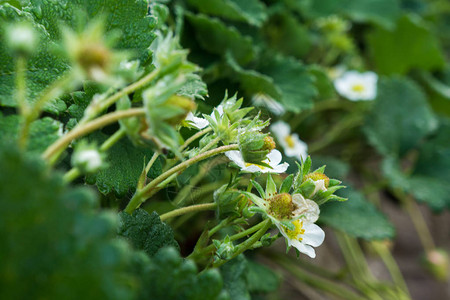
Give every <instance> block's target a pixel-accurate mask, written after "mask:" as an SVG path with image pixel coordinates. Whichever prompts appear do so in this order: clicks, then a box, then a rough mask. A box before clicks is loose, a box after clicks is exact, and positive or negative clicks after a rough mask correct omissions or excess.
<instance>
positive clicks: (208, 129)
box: [180, 126, 212, 152]
mask: <svg viewBox="0 0 450 300" xmlns="http://www.w3.org/2000/svg"><path fill="white" fill-rule="evenodd" d="M211 130H212V128H211V127H209V126H208V127H206V128H205V129H203V130H201V131H199V132H197V133H196V134H194V135H193V136H191V137H190V138H188V139H187V140H186V141H185V142H184V144H183V145H182V146H181V147H180V152H181V151H183V149H184V148H186V147H187V146H189V145H190V144H191V143H192V142H193V141H195V140H196V139H198V138H200V137H201V136H203V135H205V134H207V133H208V132H210V131H211Z"/></svg>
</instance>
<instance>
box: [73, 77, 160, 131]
mask: <svg viewBox="0 0 450 300" xmlns="http://www.w3.org/2000/svg"><path fill="white" fill-rule="evenodd" d="M160 72H161V70H159V69H155V70H153V71H152V72H151V73H149V74H147V75H146V76H144V77H142V78H141V79H139V80H138V81H136V82H134V83H132V84H130V85H129V86H127V87H124V88H123V89H121V90H120V91H118V92H117V93H115V94H113V95H111V96H109V97H108V98H106V99H105V100H102V102H101V106H100V107H99V108H98V109H96V110H95V114H93V115H91V116H89V117H83V119H82V120H81V121H80V124H84V123H86V122H87V121H89V120H92V118H94V117H95V116H96V115H98V114H100V113H101V112H102V111H104V110H106V109H107V108H108V107H110V106H111V105H112V104H114V103H116V102H117V101H118V100H119V99H120V98H122V97H123V96H126V95H129V94H131V93H133V92H134V91H136V90H138V89H139V88H141V87H143V86H145V85H147V84H149V83H150V82H152V81H153V80H154V79H155V78H156V77H158V75H160ZM87 109H89V108H87Z"/></svg>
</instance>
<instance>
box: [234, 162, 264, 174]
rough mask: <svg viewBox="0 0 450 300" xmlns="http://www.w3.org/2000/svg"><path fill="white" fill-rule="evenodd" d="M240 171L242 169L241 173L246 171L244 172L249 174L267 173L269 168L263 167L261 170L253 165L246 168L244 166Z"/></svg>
mask: <svg viewBox="0 0 450 300" xmlns="http://www.w3.org/2000/svg"><path fill="white" fill-rule="evenodd" d="M241 169H242V171H246V172H250V173H256V172H261V173H267V172H268V170H270V169H269V168H265V167H262V168H261V167H259V166H257V165H255V164H250V165H248V166H244V167H243V168H241Z"/></svg>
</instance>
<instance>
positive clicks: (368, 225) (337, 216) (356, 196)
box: [319, 188, 395, 240]
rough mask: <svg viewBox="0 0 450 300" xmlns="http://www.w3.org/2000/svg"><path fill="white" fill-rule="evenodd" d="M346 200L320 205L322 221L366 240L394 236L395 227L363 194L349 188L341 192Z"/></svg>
mask: <svg viewBox="0 0 450 300" xmlns="http://www.w3.org/2000/svg"><path fill="white" fill-rule="evenodd" d="M340 196H343V197H347V198H348V200H347V201H346V202H328V203H327V204H324V205H323V206H321V207H320V219H319V220H320V221H321V222H323V223H325V224H326V225H329V226H331V227H333V228H335V229H338V230H342V231H344V232H346V233H347V234H349V235H351V236H354V237H359V238H363V239H366V240H374V239H386V238H392V237H394V232H395V231H394V227H393V226H392V224H391V223H390V222H389V221H388V220H387V219H386V217H385V216H384V215H383V214H382V213H381V212H380V211H379V210H378V209H377V208H376V207H375V206H374V205H373V204H372V203H370V202H368V201H367V199H365V198H364V196H363V194H361V193H360V192H358V191H356V190H353V189H351V188H347V189H345V190H343V191H342V192H340Z"/></svg>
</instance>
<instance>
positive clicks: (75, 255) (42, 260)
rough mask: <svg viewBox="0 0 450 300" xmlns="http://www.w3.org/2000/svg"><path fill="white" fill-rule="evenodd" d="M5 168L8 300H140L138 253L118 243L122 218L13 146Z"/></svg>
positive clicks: (2, 292) (0, 271) (2, 232)
mask: <svg viewBox="0 0 450 300" xmlns="http://www.w3.org/2000/svg"><path fill="white" fill-rule="evenodd" d="M3 142H4V141H3ZM0 166H1V172H0V182H1V185H2V187H1V188H0V199H1V200H0V239H1V241H2V246H1V247H0V257H1V258H2V264H1V266H0V298H1V299H28V298H29V299H130V298H132V297H133V296H134V292H135V291H134V290H135V289H136V288H137V286H136V285H134V284H133V283H134V282H136V280H137V279H138V278H136V277H134V276H133V275H132V273H131V265H130V264H129V262H130V259H131V257H132V256H133V255H134V252H133V251H132V249H131V248H130V247H129V246H128V244H126V243H125V242H124V241H122V240H118V239H117V238H116V235H115V232H116V227H117V223H118V222H117V221H118V220H117V216H116V215H115V214H113V213H110V212H99V211H98V202H97V199H96V198H95V195H94V194H93V193H92V192H91V191H90V190H89V189H86V188H77V189H73V188H68V187H67V186H65V185H64V184H63V180H62V178H61V176H60V175H57V174H54V173H52V172H49V171H50V170H48V168H47V167H46V165H45V163H44V162H43V161H41V160H37V159H35V158H30V157H29V156H27V158H23V157H21V152H20V151H19V150H18V149H16V148H15V147H14V146H13V145H11V144H6V145H0ZM87 291H88V292H87Z"/></svg>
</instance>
